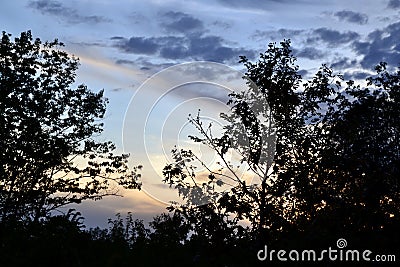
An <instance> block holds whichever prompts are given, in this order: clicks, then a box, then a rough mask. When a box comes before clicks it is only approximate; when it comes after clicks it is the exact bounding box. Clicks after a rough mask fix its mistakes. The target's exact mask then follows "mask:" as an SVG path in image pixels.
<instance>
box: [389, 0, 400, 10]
mask: <svg viewBox="0 0 400 267" xmlns="http://www.w3.org/2000/svg"><path fill="white" fill-rule="evenodd" d="M387 7H388V8H394V9H397V8H400V0H390V1H389V3H388V5H387Z"/></svg>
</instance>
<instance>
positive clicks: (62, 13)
mask: <svg viewBox="0 0 400 267" xmlns="http://www.w3.org/2000/svg"><path fill="white" fill-rule="evenodd" d="M28 7H30V8H33V9H36V10H38V11H40V12H41V13H42V14H45V15H52V16H56V17H58V18H60V19H63V20H65V21H66V22H68V23H74V24H75V23H101V22H110V20H109V19H107V18H105V17H102V16H93V15H92V16H86V15H81V14H79V12H78V11H77V10H76V9H73V8H68V7H66V6H64V5H63V4H62V3H60V2H58V1H54V0H38V1H30V2H29V4H28Z"/></svg>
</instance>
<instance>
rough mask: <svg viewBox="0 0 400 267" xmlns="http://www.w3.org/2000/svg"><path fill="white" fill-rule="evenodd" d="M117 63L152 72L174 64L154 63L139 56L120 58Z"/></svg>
mask: <svg viewBox="0 0 400 267" xmlns="http://www.w3.org/2000/svg"><path fill="white" fill-rule="evenodd" d="M115 63H116V64H119V65H131V66H135V67H139V68H140V70H143V71H149V72H150V73H156V72H158V71H160V70H163V69H165V68H168V67H171V66H172V65H174V64H173V63H161V64H157V63H152V62H150V61H149V60H147V59H145V58H143V57H139V58H137V59H135V60H130V59H118V60H117V61H116V62H115Z"/></svg>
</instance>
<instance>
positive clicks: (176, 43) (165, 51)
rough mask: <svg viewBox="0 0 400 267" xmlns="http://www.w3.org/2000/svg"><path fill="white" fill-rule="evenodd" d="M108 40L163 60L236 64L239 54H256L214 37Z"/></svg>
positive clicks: (137, 52) (124, 48)
mask: <svg viewBox="0 0 400 267" xmlns="http://www.w3.org/2000/svg"><path fill="white" fill-rule="evenodd" d="M111 39H113V40H115V41H117V42H116V44H115V46H116V47H118V48H119V49H121V50H122V51H124V52H127V53H132V54H142V55H153V56H160V57H162V58H164V59H173V60H206V61H215V62H229V61H237V60H238V59H239V56H240V55H245V56H247V57H248V58H254V55H255V52H254V51H252V50H247V49H244V48H240V47H239V48H237V47H229V46H227V45H226V44H225V43H226V41H225V40H224V39H223V38H221V37H219V36H214V35H209V36H198V35H188V36H182V37H179V36H164V37H149V38H146V37H135V36H134V37H131V38H129V39H127V38H123V39H120V38H117V39H116V38H115V37H113V38H111Z"/></svg>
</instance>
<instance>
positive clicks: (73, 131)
mask: <svg viewBox="0 0 400 267" xmlns="http://www.w3.org/2000/svg"><path fill="white" fill-rule="evenodd" d="M62 47H63V44H62V43H61V42H59V41H58V40H54V41H52V42H45V43H42V42H41V40H40V39H35V40H33V38H32V34H31V32H30V31H27V32H23V33H21V35H20V37H18V38H15V39H14V41H13V40H11V35H10V34H7V33H5V32H3V33H2V38H1V43H0V113H1V116H0V125H1V126H0V149H1V151H0V153H1V155H0V165H1V167H0V219H1V220H6V219H8V218H13V219H16V220H20V219H22V220H34V221H38V220H39V219H40V218H43V217H46V216H47V215H49V213H50V211H52V210H55V209H58V208H60V207H62V206H65V205H67V204H69V203H80V202H81V201H82V200H85V199H95V200H97V199H100V198H102V197H103V196H106V195H115V194H117V191H116V190H115V188H116V187H115V186H114V185H116V184H119V185H122V186H124V187H126V188H140V183H139V182H138V178H139V176H140V174H138V173H137V171H138V169H139V168H140V167H139V168H135V169H133V170H129V168H128V166H127V158H128V155H115V154H113V153H112V151H113V150H114V148H115V146H114V145H113V144H112V142H109V141H106V142H99V141H97V140H96V137H97V136H98V135H99V134H100V133H101V132H102V129H103V123H101V119H102V118H103V116H104V113H105V111H106V104H107V99H106V98H104V96H103V91H100V92H98V93H94V92H92V91H90V90H89V89H88V88H87V87H86V86H85V85H84V84H81V85H78V86H77V87H73V86H74V85H73V83H74V80H75V78H76V70H77V68H78V65H79V61H78V59H77V58H76V57H74V56H71V55H69V54H68V53H67V52H65V51H63V50H61V48H62Z"/></svg>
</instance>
